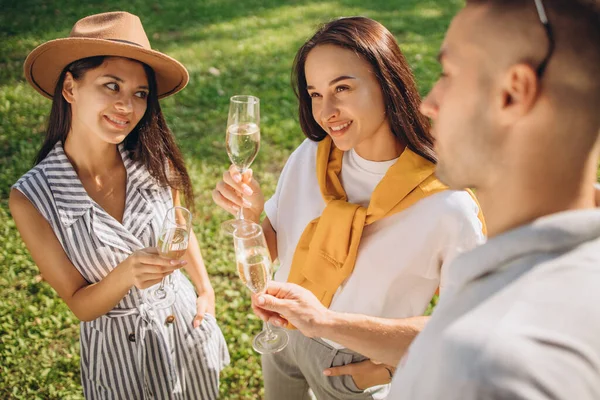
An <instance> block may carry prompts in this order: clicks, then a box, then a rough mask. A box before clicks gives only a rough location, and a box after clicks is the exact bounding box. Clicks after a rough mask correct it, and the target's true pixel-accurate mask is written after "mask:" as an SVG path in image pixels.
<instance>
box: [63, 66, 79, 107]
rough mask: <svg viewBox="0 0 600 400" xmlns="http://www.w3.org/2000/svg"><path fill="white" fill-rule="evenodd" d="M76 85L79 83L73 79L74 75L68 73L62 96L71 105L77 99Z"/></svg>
mask: <svg viewBox="0 0 600 400" xmlns="http://www.w3.org/2000/svg"><path fill="white" fill-rule="evenodd" d="M76 85H77V82H76V81H75V79H74V78H73V75H72V74H71V73H70V72H67V73H66V74H65V80H64V82H63V87H62V95H63V97H64V98H65V100H66V101H67V103H69V104H72V103H73V101H74V99H75V96H74V93H75V87H76Z"/></svg>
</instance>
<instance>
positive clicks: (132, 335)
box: [127, 333, 135, 342]
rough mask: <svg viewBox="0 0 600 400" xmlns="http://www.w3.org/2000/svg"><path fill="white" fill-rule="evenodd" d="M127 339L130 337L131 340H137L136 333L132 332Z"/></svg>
mask: <svg viewBox="0 0 600 400" xmlns="http://www.w3.org/2000/svg"><path fill="white" fill-rule="evenodd" d="M127 339H129V341H130V342H135V333H130V334H129V336H127Z"/></svg>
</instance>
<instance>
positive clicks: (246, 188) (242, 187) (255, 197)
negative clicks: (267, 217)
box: [212, 165, 265, 223]
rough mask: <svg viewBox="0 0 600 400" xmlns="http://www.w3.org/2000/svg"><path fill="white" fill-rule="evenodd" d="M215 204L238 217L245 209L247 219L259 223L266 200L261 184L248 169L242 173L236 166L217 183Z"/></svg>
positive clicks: (214, 196)
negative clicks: (242, 209) (241, 210)
mask: <svg viewBox="0 0 600 400" xmlns="http://www.w3.org/2000/svg"><path fill="white" fill-rule="evenodd" d="M212 198H213V200H214V202H215V203H216V204H217V205H218V206H219V207H221V208H222V209H224V210H225V211H227V212H229V213H230V214H233V215H238V213H239V211H240V209H241V207H244V215H245V216H246V219H248V220H250V221H252V222H254V223H259V222H260V221H259V219H260V215H261V214H262V212H263V209H264V206H265V198H264V195H263V193H262V190H261V188H260V184H259V183H258V181H257V180H256V179H254V178H253V176H252V170H251V169H248V170H246V171H244V173H240V172H239V171H238V169H237V167H236V166H235V165H231V166H230V167H229V170H227V171H225V173H224V174H223V180H221V181H220V182H219V183H217V186H216V187H215V189H214V190H213V192H212Z"/></svg>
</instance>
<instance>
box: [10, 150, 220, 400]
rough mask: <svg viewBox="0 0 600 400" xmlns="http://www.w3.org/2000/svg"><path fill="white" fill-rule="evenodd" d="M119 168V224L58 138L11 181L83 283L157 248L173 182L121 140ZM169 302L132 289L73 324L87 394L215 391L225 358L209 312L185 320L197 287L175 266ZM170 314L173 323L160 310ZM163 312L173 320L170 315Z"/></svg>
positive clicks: (181, 395)
mask: <svg viewBox="0 0 600 400" xmlns="http://www.w3.org/2000/svg"><path fill="white" fill-rule="evenodd" d="M119 151H120V153H121V156H122V158H123V162H124V164H125V168H126V170H127V191H126V202H125V212H124V215H123V222H122V223H120V222H118V221H117V220H115V219H114V218H113V217H112V216H110V215H109V214H108V213H107V212H105V211H104V210H103V209H102V208H101V207H100V206H99V205H98V204H97V203H96V202H95V201H94V200H92V199H91V198H90V197H89V196H88V194H87V192H86V191H85V189H84V187H83V185H82V184H81V181H80V180H79V178H78V176H77V174H76V172H75V170H74V169H73V166H72V165H71V163H70V162H69V160H68V158H67V157H66V155H65V152H64V149H63V145H62V143H61V142H58V143H57V144H56V146H55V147H54V149H53V150H52V151H51V152H50V153H49V154H48V156H47V157H46V158H45V159H44V160H43V161H42V162H41V163H39V164H38V165H37V166H35V167H34V168H33V169H31V170H30V171H29V172H28V173H26V174H25V175H23V177H21V179H19V181H18V182H17V183H16V184H15V185H14V188H16V189H18V190H19V191H21V192H22V193H23V194H24V195H25V196H27V198H28V199H29V200H30V201H31V202H32V204H33V205H34V206H35V207H36V208H37V210H38V211H39V212H40V214H41V215H42V216H43V217H44V218H45V219H46V220H47V221H48V223H49V224H50V226H51V227H52V229H53V231H54V233H55V234H56V237H57V238H58V240H59V241H60V243H61V244H62V247H63V249H64V250H65V253H66V255H67V256H68V258H69V259H70V260H71V262H72V263H73V265H74V266H75V268H77V270H78V271H79V272H80V273H81V275H82V276H83V277H84V278H85V279H86V280H87V281H88V282H90V283H95V282H98V281H100V280H101V279H102V278H104V277H105V276H106V275H107V274H108V273H109V272H110V271H111V270H112V269H113V268H114V267H115V266H116V265H118V264H119V263H121V262H122V261H123V260H125V259H126V258H127V257H128V256H129V255H130V254H131V253H132V252H134V251H136V250H138V249H142V248H145V247H151V246H156V241H157V235H158V231H159V229H160V224H161V223H162V219H163V217H164V215H165V214H166V210H167V209H168V208H169V207H171V206H172V204H173V200H172V196H171V190H170V188H168V187H161V186H159V185H158V184H157V183H156V181H155V180H154V179H153V178H152V177H151V176H150V174H149V173H148V171H147V169H146V168H145V167H144V166H143V165H142V164H141V163H138V162H134V161H133V160H132V159H131V158H130V156H129V153H128V152H127V151H126V150H125V149H124V148H123V146H122V145H121V146H120V147H119ZM175 275H176V276H174V278H176V281H177V282H178V284H179V285H180V288H179V291H178V292H177V301H176V303H175V304H174V305H173V306H172V307H171V308H169V309H165V310H156V311H155V310H152V309H151V308H150V307H148V305H147V304H144V302H143V301H142V299H143V297H142V292H141V291H140V290H138V289H137V288H135V287H132V288H131V290H130V291H129V293H128V294H127V295H126V296H125V297H124V298H123V300H121V302H119V304H118V305H117V306H116V307H115V309H113V310H112V311H110V312H109V313H108V314H107V315H104V316H102V317H100V318H98V319H96V320H94V321H91V322H81V335H80V343H81V381H82V385H83V390H84V394H85V397H86V398H87V399H127V400H132V399H203V400H204V399H206V400H210V399H216V398H217V397H218V394H219V389H218V386H219V372H220V371H221V369H222V368H223V367H224V366H225V365H226V364H228V363H229V354H228V352H227V346H226V344H225V339H224V338H223V334H222V333H221V330H220V329H219V327H218V326H217V324H216V320H215V318H214V317H213V316H211V315H207V316H206V318H205V319H204V320H203V322H202V324H201V325H200V327H199V328H196V329H194V328H193V327H192V320H193V317H194V315H195V314H196V294H195V291H194V288H193V286H192V285H191V283H190V282H189V280H188V279H187V278H185V276H184V275H183V274H181V272H179V271H177V272H176V273H175ZM169 316H174V317H175V318H174V321H173V322H172V323H168V322H167V317H169ZM169 320H172V318H170V319H169Z"/></svg>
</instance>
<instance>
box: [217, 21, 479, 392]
mask: <svg viewBox="0 0 600 400" xmlns="http://www.w3.org/2000/svg"><path fill="white" fill-rule="evenodd" d="M294 76H295V88H294V89H295V90H296V93H297V96H298V99H299V112H300V124H301V126H302V130H303V132H304V134H305V135H306V136H307V138H308V139H307V140H305V141H304V143H302V144H301V145H300V146H299V147H298V148H297V149H296V150H295V151H294V153H293V154H292V155H291V156H290V158H289V159H288V161H287V163H286V165H285V167H284V169H283V171H282V173H281V176H280V178H279V183H278V185H277V190H276V192H275V194H274V196H273V197H272V198H271V199H270V200H269V201H268V202H266V204H265V203H264V200H263V197H262V193H261V191H260V187H259V184H258V182H257V181H256V180H255V179H252V177H251V172H248V173H246V174H245V175H244V176H242V175H240V174H239V173H237V172H236V171H235V169H234V168H231V169H230V170H229V171H228V172H227V173H225V175H224V179H223V181H221V182H219V183H218V184H217V188H216V189H215V191H214V192H213V199H214V200H215V202H216V203H217V204H218V205H220V206H221V207H223V208H224V209H226V210H227V211H229V212H231V213H235V212H236V211H237V210H238V207H240V206H241V205H244V207H248V208H246V209H245V216H246V218H247V219H252V220H254V221H256V222H258V221H259V217H260V215H261V213H262V211H263V208H264V211H265V212H266V215H267V217H266V218H265V219H264V220H263V221H262V226H263V229H264V231H265V236H266V237H267V240H268V242H269V249H270V251H271V254H272V256H273V259H275V258H277V257H278V258H279V260H280V264H281V267H280V269H279V270H278V271H277V273H276V275H275V280H276V281H280V282H285V281H288V282H293V283H296V284H298V285H300V286H303V287H304V288H306V289H308V290H310V291H311V292H312V293H313V294H314V295H315V296H316V299H318V301H319V302H320V303H321V304H322V305H324V306H325V307H327V308H329V309H330V310H334V311H338V312H341V313H352V314H354V315H357V314H358V315H361V314H362V315H364V316H365V317H364V318H362V319H361V318H356V319H355V320H353V321H350V320H349V331H350V332H351V333H350V334H348V335H346V336H344V337H342V335H339V336H337V337H336V340H338V342H334V341H332V340H328V339H326V338H322V337H310V336H314V335H313V333H312V332H310V329H309V328H308V329H307V328H306V327H304V326H298V328H299V329H298V330H295V329H292V330H290V343H289V345H288V346H287V347H286V348H285V349H284V350H283V351H281V352H280V353H276V354H271V355H265V356H263V359H262V361H263V375H264V380H265V396H266V399H291V400H295V399H306V398H307V395H308V390H309V388H310V389H312V391H313V392H314V393H315V395H316V396H317V398H318V399H319V400H322V399H373V398H375V399H383V398H386V396H387V392H388V385H387V383H389V381H390V377H391V371H392V370H393V369H392V368H391V367H389V366H387V365H385V364H380V363H379V362H378V361H376V360H369V359H368V358H367V357H365V356H364V355H362V354H360V353H358V352H357V351H359V352H361V353H366V351H364V349H365V348H368V343H369V340H386V338H393V339H394V340H398V338H400V337H401V338H403V339H404V340H405V342H406V346H408V343H410V341H411V340H412V338H413V337H414V336H415V335H416V333H418V332H419V331H420V329H421V328H422V326H423V324H424V321H425V320H426V317H420V316H421V315H422V314H423V313H424V311H425V310H426V308H427V305H428V304H429V301H430V300H431V298H432V297H433V295H434V294H435V292H436V290H437V289H438V288H440V289H441V290H442V291H443V290H444V289H445V288H446V287H450V286H452V282H449V281H448V279H446V277H447V276H448V273H447V271H446V268H445V266H446V265H447V264H448V261H449V260H450V259H452V258H453V257H454V256H455V255H456V254H457V253H459V252H460V251H463V250H468V249H470V248H472V247H474V246H476V245H477V244H479V243H481V242H482V241H483V240H484V231H485V227H484V224H483V219H482V216H481V213H480V209H479V206H478V204H477V202H476V200H475V198H474V197H473V196H472V194H470V193H468V192H461V191H449V190H447V188H446V187H445V186H444V185H443V184H442V183H441V182H439V181H438V180H437V178H436V177H435V175H434V168H435V155H434V152H433V144H432V139H431V136H430V134H429V124H428V122H427V120H426V119H425V118H424V117H422V116H421V115H420V114H419V110H418V107H419V101H420V100H419V96H418V92H417V90H416V85H415V82H414V77H413V75H412V73H411V72H410V68H409V67H408V64H407V63H406V60H405V59H404V56H403V55H402V53H401V51H400V49H399V47H398V44H397V43H396V41H395V40H394V38H393V36H392V35H391V33H390V32H389V31H388V30H387V29H385V28H384V27H383V26H382V25H381V24H379V23H377V22H375V21H373V20H370V19H367V18H360V17H357V18H342V19H339V20H336V21H333V22H330V23H329V24H327V25H325V26H323V27H322V28H321V29H320V30H319V31H318V32H317V33H316V34H315V35H314V36H313V38H311V39H310V40H309V41H307V42H306V43H305V44H304V45H303V46H302V47H301V48H300V50H299V51H298V54H297V55H296V60H295V63H294ZM315 301H317V300H315ZM255 309H256V308H255ZM256 310H257V312H258V313H259V314H261V311H260V310H259V309H256ZM338 315H343V314H338ZM262 316H263V317H264V316H265V315H264V314H263V315H262ZM367 316H368V317H367ZM353 324H354V325H353ZM307 326H308V327H309V326H310V324H307ZM369 326H373V327H375V328H376V329H373V330H372V332H373V335H372V336H373V338H372V339H368V338H365V336H364V332H365V331H367V332H368V331H369ZM352 332H356V334H355V335H354V334H353V333H352ZM303 333H305V334H306V335H305V334H303ZM340 342H342V343H340ZM406 346H405V347H406ZM405 347H404V348H405ZM350 349H352V350H350ZM400 355H401V354H398V355H396V357H398V358H399V356H400ZM394 359H395V358H394ZM379 361H385V360H384V359H383V358H381V359H380V360H379ZM390 364H391V363H390ZM394 365H395V364H394ZM332 367H341V368H334V369H331V368H332ZM324 371H325V373H324Z"/></svg>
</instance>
